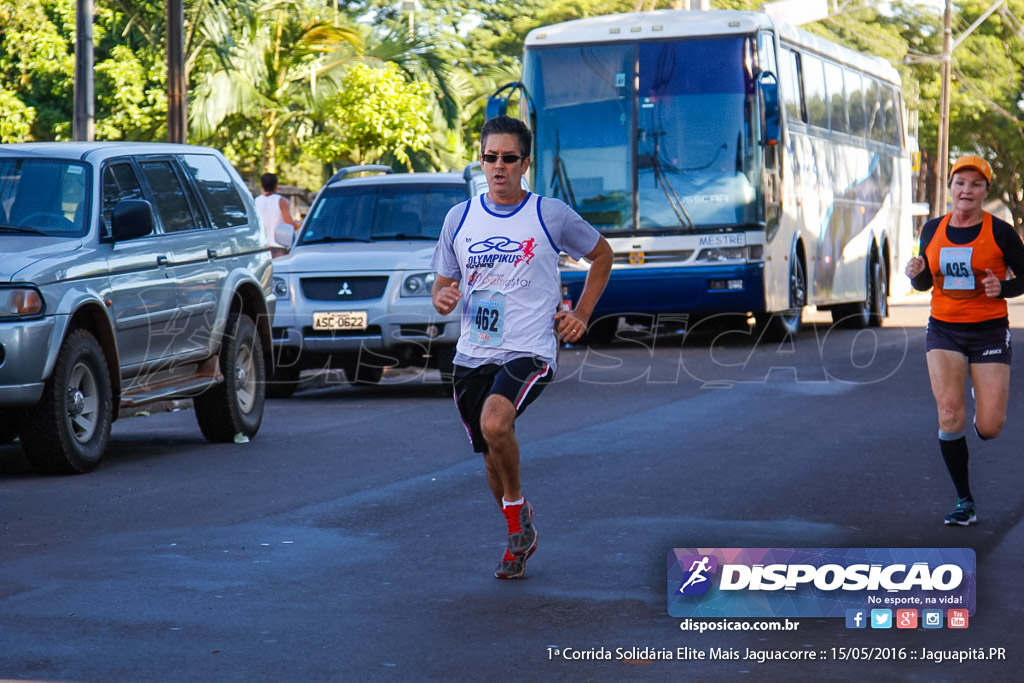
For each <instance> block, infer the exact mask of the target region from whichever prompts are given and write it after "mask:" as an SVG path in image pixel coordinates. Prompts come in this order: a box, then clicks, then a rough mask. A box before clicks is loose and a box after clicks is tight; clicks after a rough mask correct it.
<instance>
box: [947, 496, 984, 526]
mask: <svg viewBox="0 0 1024 683" xmlns="http://www.w3.org/2000/svg"><path fill="white" fill-rule="evenodd" d="M977 521H978V513H977V510H975V509H974V500H972V499H971V498H957V499H956V507H955V508H953V511H952V512H950V513H949V514H948V515H946V524H949V525H952V524H958V525H960V526H967V525H969V524H971V523H973V522H977Z"/></svg>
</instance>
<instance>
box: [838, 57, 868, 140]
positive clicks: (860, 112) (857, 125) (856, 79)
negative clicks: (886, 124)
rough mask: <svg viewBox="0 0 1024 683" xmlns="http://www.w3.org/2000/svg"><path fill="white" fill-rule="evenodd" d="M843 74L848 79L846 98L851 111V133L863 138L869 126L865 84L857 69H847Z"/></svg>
mask: <svg viewBox="0 0 1024 683" xmlns="http://www.w3.org/2000/svg"><path fill="white" fill-rule="evenodd" d="M843 76H844V78H845V79H846V98H847V103H848V105H849V111H850V135H854V136H856V137H858V138H863V137H864V131H865V130H866V127H867V119H866V116H865V113H864V84H863V83H862V82H861V77H860V74H859V73H857V72H856V71H850V70H849V69H847V70H846V71H845V73H844V74H843Z"/></svg>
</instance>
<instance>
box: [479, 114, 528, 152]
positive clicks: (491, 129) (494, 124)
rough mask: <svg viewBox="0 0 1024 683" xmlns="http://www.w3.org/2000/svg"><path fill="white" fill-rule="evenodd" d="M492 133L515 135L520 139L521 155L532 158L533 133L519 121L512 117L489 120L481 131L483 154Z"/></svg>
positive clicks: (498, 117) (496, 117) (497, 117)
mask: <svg viewBox="0 0 1024 683" xmlns="http://www.w3.org/2000/svg"><path fill="white" fill-rule="evenodd" d="M492 133H495V134H498V135H515V136H516V137H517V138H519V153H520V154H522V155H523V156H527V157H528V156H530V150H531V149H532V148H533V133H531V132H530V129H529V128H527V127H526V124H525V123H523V122H522V121H520V120H519V119H514V118H512V117H511V116H495V117H494V118H493V119H487V121H485V122H484V127H483V128H481V129H480V151H481V152H483V151H484V150H485V149H486V145H487V138H488V136H490V135H491V134H492Z"/></svg>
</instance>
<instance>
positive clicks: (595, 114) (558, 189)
mask: <svg viewBox="0 0 1024 683" xmlns="http://www.w3.org/2000/svg"><path fill="white" fill-rule="evenodd" d="M752 50H753V47H752V38H751V37H747V36H730V37H722V38H702V39H697V40H673V41H645V42H636V43H618V44H605V45H585V46H571V47H560V48H544V49H536V50H530V51H528V52H527V54H526V58H525V64H524V78H525V80H526V85H527V88H528V89H529V91H530V93H531V96H532V99H533V102H532V104H533V107H534V109H535V111H536V112H537V119H536V130H535V134H536V138H537V149H536V153H535V158H534V163H535V172H536V176H535V178H536V180H535V183H536V187H537V190H538V191H539V192H541V193H543V194H548V195H552V196H556V197H558V198H560V199H562V200H563V201H565V202H567V203H569V204H571V205H573V207H574V208H575V209H576V210H577V211H578V212H579V213H580V214H581V215H582V216H583V217H584V218H586V219H587V220H588V221H590V223H592V224H593V225H594V226H595V227H597V228H598V229H599V230H601V231H602V232H604V233H605V234H608V235H616V234H619V235H623V234H629V233H634V234H667V233H685V232H693V231H696V230H700V229H708V228H711V229H714V228H722V227H729V226H736V225H740V224H748V225H749V224H753V223H756V222H758V220H759V219H760V216H761V213H762V211H761V209H760V204H761V202H760V194H761V193H760V190H759V185H760V173H761V170H760V164H761V151H760V147H759V145H758V144H757V137H756V135H757V127H758V120H757V116H756V114H757V108H756V101H757V100H756V90H755V82H754V81H755V78H754V74H753V73H752V65H751V62H752V59H751V58H750V55H751V53H752ZM634 198H635V202H634Z"/></svg>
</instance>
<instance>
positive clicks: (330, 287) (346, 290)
mask: <svg viewBox="0 0 1024 683" xmlns="http://www.w3.org/2000/svg"><path fill="white" fill-rule="evenodd" d="M301 284H302V295H303V296H305V297H306V298H307V299H309V300H310V301H365V300H367V299H379V298H380V297H381V296H383V294H384V290H385V289H386V288H387V286H388V277H387V275H379V276H373V277H313V278H303V279H302V280H301Z"/></svg>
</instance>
